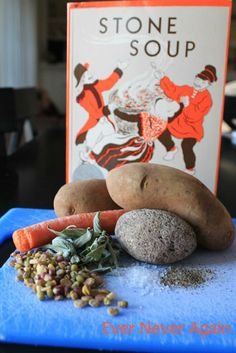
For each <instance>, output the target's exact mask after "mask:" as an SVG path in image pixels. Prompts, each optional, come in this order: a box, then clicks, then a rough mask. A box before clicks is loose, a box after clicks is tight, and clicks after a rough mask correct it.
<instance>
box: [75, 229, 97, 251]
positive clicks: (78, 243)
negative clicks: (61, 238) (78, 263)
mask: <svg viewBox="0 0 236 353" xmlns="http://www.w3.org/2000/svg"><path fill="white" fill-rule="evenodd" d="M92 237H93V233H92V231H91V230H90V229H87V231H86V232H84V233H83V234H82V235H81V236H80V237H78V238H77V239H75V240H74V246H75V247H76V249H79V248H81V247H82V246H84V245H85V244H86V243H88V242H89V241H90V240H91V239H92Z"/></svg>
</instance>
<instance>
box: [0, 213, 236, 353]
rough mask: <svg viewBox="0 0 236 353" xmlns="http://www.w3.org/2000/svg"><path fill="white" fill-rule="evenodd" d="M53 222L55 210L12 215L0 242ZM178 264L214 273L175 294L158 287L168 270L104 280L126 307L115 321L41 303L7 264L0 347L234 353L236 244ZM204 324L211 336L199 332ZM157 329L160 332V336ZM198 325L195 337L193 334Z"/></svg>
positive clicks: (144, 268) (134, 270) (68, 305)
mask: <svg viewBox="0 0 236 353" xmlns="http://www.w3.org/2000/svg"><path fill="white" fill-rule="evenodd" d="M54 217H55V214H54V212H53V211H52V210H35V209H20V208H19V209H12V210H10V211H9V212H7V213H6V214H5V215H4V216H3V217H2V218H1V219H0V239H1V240H5V239H6V238H7V237H9V236H11V233H12V231H13V230H15V229H16V228H19V227H23V226H26V225H29V224H32V223H35V222H39V221H42V220H46V219H49V218H54ZM181 264H183V265H185V266H187V267H191V266H194V267H201V268H205V267H207V268H210V269H212V270H213V271H214V272H215V276H214V277H213V278H212V279H209V280H208V282H207V283H206V284H204V285H202V286H201V287H198V288H196V289H183V288H175V289H170V288H166V287H163V286H161V285H160V284H159V276H160V274H161V273H162V272H163V271H164V269H165V268H166V267H163V266H153V265H146V264H141V263H138V262H133V261H132V262H131V263H129V266H127V267H126V268H121V269H120V270H119V271H118V273H117V274H116V275H115V276H106V282H107V283H106V286H107V287H108V288H109V289H112V290H114V291H115V292H116V293H117V294H118V296H119V298H120V299H126V300H128V302H129V308H128V309H122V310H121V315H119V316H117V317H111V316H109V315H108V314H107V311H106V308H105V307H99V308H96V309H93V308H84V309H75V308H74V307H73V304H72V302H71V301H61V302H54V301H49V300H48V301H44V302H40V301H38V299H37V298H36V296H35V294H33V293H32V292H31V290H30V289H28V288H26V287H25V286H24V285H23V284H22V283H21V282H17V281H16V280H15V270H14V269H13V268H12V267H9V266H8V263H6V264H5V265H4V266H3V267H2V268H1V269H0V288H1V296H0V341H2V342H13V343H23V344H35V345H49V346H64V347H79V348H89V349H107V350H118V351H136V352H181V353H183V352H207V353H211V352H214V353H217V352H220V353H222V352H226V353H227V352H232V353H233V352H234V353H235V352H236V242H235V243H234V244H233V246H232V247H231V248H230V249H228V250H226V251H224V252H209V251H203V250H201V251H200V250H198V251H196V252H195V253H194V254H193V255H192V256H190V257H189V258H188V259H187V260H185V261H182V262H181ZM194 322H195V323H196V326H193V325H194V324H193V323H194ZM206 324H207V325H208V329H209V330H210V332H211V333H210V332H208V335H204V334H202V333H200V326H201V325H206ZM211 324H214V325H215V326H210V325H211ZM112 325H113V329H112ZM118 325H120V327H121V326H122V325H128V326H129V330H125V328H126V327H125V326H123V328H124V329H123V333H122V332H121V331H120V330H117V328H118V327H119V326H118ZM130 325H133V328H132V330H131V329H130ZM148 325H150V331H149V326H148ZM154 325H162V328H161V329H160V331H158V330H157V326H154ZM173 325H177V326H180V325H183V328H182V333H180V329H179V330H173V329H172V332H170V326H173ZM223 325H225V329H224V330H225V331H224V333H223V332H222V331H223ZM226 325H228V326H226ZM193 327H194V328H196V327H197V329H198V332H196V329H195V330H194V331H192V332H190V330H191V328H193ZM201 327H202V330H204V329H206V326H201ZM215 327H216V328H217V331H216V332H215V331H214V329H215ZM229 328H230V333H228V329H229ZM152 330H153V331H152ZM162 330H163V331H162ZM202 332H203V331H202ZM214 332H215V333H214ZM213 333H214V334H213Z"/></svg>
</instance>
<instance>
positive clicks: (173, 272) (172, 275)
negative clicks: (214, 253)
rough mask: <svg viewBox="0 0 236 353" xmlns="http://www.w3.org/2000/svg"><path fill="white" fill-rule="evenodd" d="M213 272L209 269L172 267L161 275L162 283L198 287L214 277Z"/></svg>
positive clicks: (170, 285)
mask: <svg viewBox="0 0 236 353" xmlns="http://www.w3.org/2000/svg"><path fill="white" fill-rule="evenodd" d="M213 274H214V273H213V271H212V270H209V269H196V268H192V269H188V268H185V267H180V266H178V267H171V268H170V269H169V270H167V271H166V272H165V273H164V274H163V275H161V278H160V283H161V284H163V285H164V286H168V287H184V288H188V287H198V286H200V285H201V284H203V283H205V282H206V281H207V280H208V279H209V278H212V276H213Z"/></svg>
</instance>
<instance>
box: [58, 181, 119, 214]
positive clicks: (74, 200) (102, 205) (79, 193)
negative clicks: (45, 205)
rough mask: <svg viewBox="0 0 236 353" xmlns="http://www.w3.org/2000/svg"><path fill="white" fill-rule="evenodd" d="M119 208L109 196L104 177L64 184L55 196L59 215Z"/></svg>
mask: <svg viewBox="0 0 236 353" xmlns="http://www.w3.org/2000/svg"><path fill="white" fill-rule="evenodd" d="M119 208H120V207H119V206H118V205H117V204H115V202H114V201H112V199H111V197H110V196H109V194H108V191H107V187H106V182H105V180H102V179H91V180H83V181H72V182H70V183H68V184H65V185H63V186H62V187H61V188H60V189H59V190H58V192H57V194H56V196H55V198H54V210H55V212H56V215H57V216H58V217H64V216H69V215H72V214H77V213H81V212H96V211H103V210H114V209H119Z"/></svg>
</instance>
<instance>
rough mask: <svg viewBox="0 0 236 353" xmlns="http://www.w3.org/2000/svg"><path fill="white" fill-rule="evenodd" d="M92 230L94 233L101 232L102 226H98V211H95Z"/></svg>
mask: <svg viewBox="0 0 236 353" xmlns="http://www.w3.org/2000/svg"><path fill="white" fill-rule="evenodd" d="M93 231H94V233H102V228H101V226H100V213H99V212H97V213H96V214H95V216H94V219H93Z"/></svg>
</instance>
